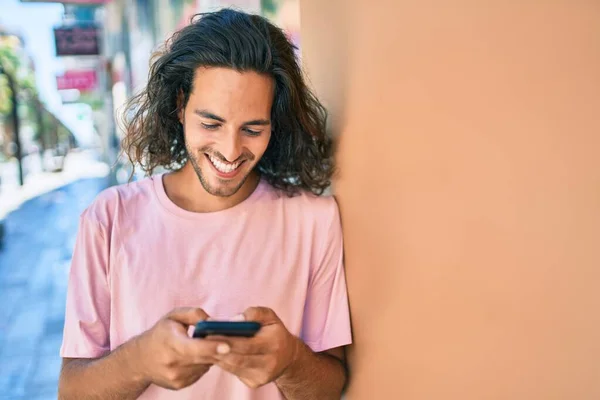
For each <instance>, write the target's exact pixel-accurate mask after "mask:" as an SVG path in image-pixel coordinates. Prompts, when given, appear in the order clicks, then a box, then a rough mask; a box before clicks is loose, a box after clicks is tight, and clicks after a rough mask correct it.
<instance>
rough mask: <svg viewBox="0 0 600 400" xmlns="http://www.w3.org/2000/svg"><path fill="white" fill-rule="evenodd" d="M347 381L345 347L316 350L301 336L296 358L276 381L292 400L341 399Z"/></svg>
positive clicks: (286, 396) (289, 399)
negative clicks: (322, 350) (315, 351)
mask: <svg viewBox="0 0 600 400" xmlns="http://www.w3.org/2000/svg"><path fill="white" fill-rule="evenodd" d="M346 380H347V373H346V358H345V352H344V348H343V347H337V348H335V349H331V350H327V351H324V352H322V353H313V351H312V350H311V349H310V348H309V347H308V346H307V345H306V344H304V343H303V342H302V341H301V340H300V339H298V353H297V355H296V358H295V361H294V362H292V364H290V366H289V367H288V368H287V369H286V370H285V371H284V373H283V374H282V375H281V376H280V377H279V378H277V379H276V380H275V384H276V385H277V387H278V388H279V390H281V392H282V393H283V395H284V396H285V398H286V399H288V400H309V399H335V400H339V398H340V397H341V395H342V390H343V388H344V386H345V384H346Z"/></svg>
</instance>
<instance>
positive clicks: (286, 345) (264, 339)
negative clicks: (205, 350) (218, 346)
mask: <svg viewBox="0 0 600 400" xmlns="http://www.w3.org/2000/svg"><path fill="white" fill-rule="evenodd" d="M240 319H244V320H246V321H256V322H259V323H260V324H261V329H260V331H259V332H258V333H257V334H256V336H254V337H252V338H232V337H222V336H209V337H207V341H211V342H218V343H227V344H228V345H229V351H228V352H221V353H226V354H219V355H217V356H216V357H215V358H216V359H217V362H216V365H218V366H219V367H221V368H223V369H224V370H225V371H228V372H230V373H232V374H234V375H236V376H237V377H238V378H239V379H240V380H241V381H242V382H244V384H246V385H247V386H249V387H251V388H258V387H260V386H263V385H265V384H267V383H269V382H272V381H274V380H275V379H277V378H278V377H279V376H280V375H282V374H283V373H284V371H285V370H286V368H288V367H289V366H290V365H291V364H292V363H293V361H294V359H295V357H296V354H297V352H298V347H299V345H300V340H299V339H298V338H296V337H295V336H294V335H292V334H291V333H290V332H288V330H287V329H286V327H285V326H284V325H283V323H282V322H281V320H280V319H279V317H277V315H276V314H275V312H274V311H273V310H271V309H269V308H264V307H251V308H249V309H247V310H246V311H245V312H244V314H243V318H240Z"/></svg>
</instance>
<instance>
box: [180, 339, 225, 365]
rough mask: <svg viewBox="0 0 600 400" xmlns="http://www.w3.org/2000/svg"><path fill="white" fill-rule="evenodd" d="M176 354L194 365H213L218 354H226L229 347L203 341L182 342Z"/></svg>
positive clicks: (190, 340) (219, 343) (221, 343)
mask: <svg viewBox="0 0 600 400" xmlns="http://www.w3.org/2000/svg"><path fill="white" fill-rule="evenodd" d="M178 352H179V353H180V354H182V355H183V356H184V357H186V358H187V359H188V360H190V362H192V363H194V364H214V363H215V362H216V361H217V359H216V356H217V355H218V354H228V353H230V352H231V347H230V345H229V344H227V343H223V342H217V341H211V340H205V339H187V340H182V341H181V343H180V346H179V348H178Z"/></svg>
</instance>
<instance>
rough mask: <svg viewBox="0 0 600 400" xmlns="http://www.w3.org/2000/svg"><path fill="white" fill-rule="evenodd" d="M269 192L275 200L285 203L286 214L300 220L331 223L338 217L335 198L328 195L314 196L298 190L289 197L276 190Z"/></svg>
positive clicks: (308, 192)
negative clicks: (290, 214)
mask: <svg viewBox="0 0 600 400" xmlns="http://www.w3.org/2000/svg"><path fill="white" fill-rule="evenodd" d="M271 190H272V191H273V193H274V197H275V198H277V199H279V201H282V202H284V203H285V206H286V207H285V208H286V210H287V211H288V213H292V214H295V215H297V216H298V217H300V218H303V219H314V220H316V221H330V222H331V221H332V220H335V219H337V218H338V216H339V209H338V204H337V202H336V200H335V197H334V196H333V195H331V194H329V193H327V194H322V195H316V194H314V193H312V192H310V191H308V190H300V191H298V192H297V193H295V194H294V195H292V196H289V195H287V194H285V193H283V192H281V191H278V190H276V189H271Z"/></svg>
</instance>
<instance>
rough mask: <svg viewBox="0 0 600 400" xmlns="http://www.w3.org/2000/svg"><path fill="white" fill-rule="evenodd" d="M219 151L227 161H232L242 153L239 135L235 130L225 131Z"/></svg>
mask: <svg viewBox="0 0 600 400" xmlns="http://www.w3.org/2000/svg"><path fill="white" fill-rule="evenodd" d="M219 151H220V153H221V154H222V155H223V157H225V158H226V159H227V161H229V162H234V161H235V160H237V159H238V158H239V157H240V156H241V155H242V144H241V140H240V135H238V133H237V132H233V131H232V132H227V135H226V137H225V138H224V140H223V141H222V142H221V149H220V150H219Z"/></svg>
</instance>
